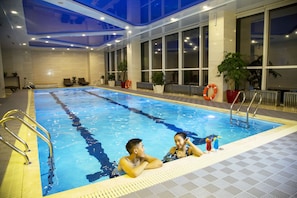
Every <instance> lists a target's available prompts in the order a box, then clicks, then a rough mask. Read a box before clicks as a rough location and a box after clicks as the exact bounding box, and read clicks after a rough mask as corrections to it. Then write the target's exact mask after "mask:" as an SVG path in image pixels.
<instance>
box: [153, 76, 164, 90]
mask: <svg viewBox="0 0 297 198" xmlns="http://www.w3.org/2000/svg"><path fill="white" fill-rule="evenodd" d="M152 82H153V89H154V92H155V93H161V94H162V93H163V92H164V84H165V79H164V73H163V72H154V73H153V76H152Z"/></svg>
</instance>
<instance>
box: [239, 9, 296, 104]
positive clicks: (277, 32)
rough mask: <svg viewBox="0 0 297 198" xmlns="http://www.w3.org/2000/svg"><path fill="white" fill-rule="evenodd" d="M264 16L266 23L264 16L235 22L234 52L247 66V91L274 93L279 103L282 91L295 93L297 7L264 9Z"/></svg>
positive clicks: (258, 15)
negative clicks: (235, 43) (264, 77)
mask: <svg viewBox="0 0 297 198" xmlns="http://www.w3.org/2000/svg"><path fill="white" fill-rule="evenodd" d="M266 13H267V15H268V16H269V19H268V20H267V21H265V20H264V13H260V14H257V15H253V16H249V17H245V18H240V19H238V20H237V38H236V39H237V51H239V52H240V53H241V54H242V55H243V57H245V59H246V61H247V62H248V69H249V71H250V76H249V78H248V82H249V88H250V89H266V90H277V91H279V92H280V93H281V96H280V97H281V102H282V99H283V93H284V92H285V91H292V90H296V89H297V78H296V77H294V76H296V73H297V56H296V51H297V4H292V5H290V6H286V7H281V8H277V9H271V10H268V9H267V10H266V11H265V14H266ZM265 25H267V27H268V28H267V29H268V34H266V35H264V27H265ZM264 40H268V43H267V44H265V42H263V41H264ZM264 49H267V50H266V51H267V55H266V54H265V53H264ZM265 55H266V56H265ZM265 63H266V64H265ZM263 76H266V79H264V82H263Z"/></svg>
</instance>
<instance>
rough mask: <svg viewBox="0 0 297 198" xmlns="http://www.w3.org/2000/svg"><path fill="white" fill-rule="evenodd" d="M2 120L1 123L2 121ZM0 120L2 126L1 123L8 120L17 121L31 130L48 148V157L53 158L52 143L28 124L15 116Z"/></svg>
mask: <svg viewBox="0 0 297 198" xmlns="http://www.w3.org/2000/svg"><path fill="white" fill-rule="evenodd" d="M2 120H3V121H2ZM2 120H1V123H2V126H3V123H5V122H7V121H9V120H18V121H20V122H22V123H23V124H25V125H26V126H27V127H28V128H29V129H31V130H32V131H33V132H35V133H36V134H37V136H39V137H40V138H41V139H42V140H43V141H45V142H46V143H47V145H48V147H49V157H50V158H52V157H53V145H52V142H51V141H50V140H49V139H48V138H47V137H45V136H44V135H42V134H41V133H40V132H39V131H37V130H36V129H34V128H33V127H32V126H31V125H30V124H29V123H28V122H26V121H25V120H23V119H21V118H19V117H15V116H9V117H6V118H4V119H2Z"/></svg>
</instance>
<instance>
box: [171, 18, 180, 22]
mask: <svg viewBox="0 0 297 198" xmlns="http://www.w3.org/2000/svg"><path fill="white" fill-rule="evenodd" d="M170 21H171V22H176V21H178V19H177V18H171V19H170Z"/></svg>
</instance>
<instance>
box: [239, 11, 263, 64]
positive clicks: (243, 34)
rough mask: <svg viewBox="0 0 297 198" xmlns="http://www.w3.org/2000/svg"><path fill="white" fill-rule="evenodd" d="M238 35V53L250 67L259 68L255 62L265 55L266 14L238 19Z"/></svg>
mask: <svg viewBox="0 0 297 198" xmlns="http://www.w3.org/2000/svg"><path fill="white" fill-rule="evenodd" d="M236 33H237V42H236V43H237V51H239V52H240V53H241V54H242V55H243V56H244V58H245V61H247V62H248V63H249V65H253V66H258V65H259V63H257V62H255V61H257V59H258V58H259V57H260V58H261V57H262V55H263V34H264V14H263V13H262V14H257V15H253V16H249V17H245V18H241V19H238V20H237V31H236ZM261 65H262V62H261Z"/></svg>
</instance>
